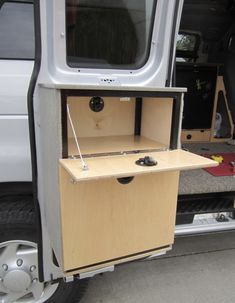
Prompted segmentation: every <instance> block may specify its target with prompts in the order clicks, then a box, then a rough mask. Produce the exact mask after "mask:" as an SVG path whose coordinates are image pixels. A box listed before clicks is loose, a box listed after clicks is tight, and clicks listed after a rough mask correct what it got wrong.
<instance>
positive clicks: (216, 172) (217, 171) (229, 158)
mask: <svg viewBox="0 0 235 303" xmlns="http://www.w3.org/2000/svg"><path fill="white" fill-rule="evenodd" d="M213 155H214V156H215V155H220V156H222V157H223V158H224V161H223V163H221V164H219V165H218V166H216V167H209V168H204V169H205V170H206V171H207V172H208V173H209V174H211V175H213V176H215V177H224V176H234V175H235V172H233V168H232V166H231V165H230V164H229V163H230V162H235V153H227V154H223V153H219V154H203V155H202V156H203V157H206V158H209V159H211V156H213Z"/></svg>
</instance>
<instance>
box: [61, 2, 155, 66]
mask: <svg viewBox="0 0 235 303" xmlns="http://www.w3.org/2000/svg"><path fill="white" fill-rule="evenodd" d="M155 7H156V0H66V22H67V61H68V64H69V65H70V66H77V67H79V66H80V67H94V68H138V67H140V66H142V65H144V64H145V62H146V61H147V59H148V56H149V52H150V45H151V37H152V29H153V19H154V14H155Z"/></svg>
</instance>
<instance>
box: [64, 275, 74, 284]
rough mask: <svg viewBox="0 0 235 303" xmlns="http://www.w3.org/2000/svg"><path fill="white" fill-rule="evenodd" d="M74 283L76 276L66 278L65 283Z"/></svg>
mask: <svg viewBox="0 0 235 303" xmlns="http://www.w3.org/2000/svg"><path fill="white" fill-rule="evenodd" d="M73 281H74V276H69V277H64V282H65V283H70V282H73Z"/></svg>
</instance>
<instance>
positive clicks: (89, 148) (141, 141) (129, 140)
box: [68, 135, 166, 155]
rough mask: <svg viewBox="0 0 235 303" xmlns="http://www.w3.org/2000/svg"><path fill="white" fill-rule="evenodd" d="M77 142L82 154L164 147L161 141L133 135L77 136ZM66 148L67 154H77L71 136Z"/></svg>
mask: <svg viewBox="0 0 235 303" xmlns="http://www.w3.org/2000/svg"><path fill="white" fill-rule="evenodd" d="M78 142H79V145H80V148H81V152H82V154H83V155H87V154H99V153H112V152H125V151H138V150H149V149H164V148H166V146H165V145H164V144H162V143H159V142H156V141H154V140H151V139H147V138H145V137H143V136H133V135H131V136H111V137H110V136H107V137H91V138H78ZM68 150H69V155H78V150H77V147H76V144H75V141H74V139H73V138H69V140H68Z"/></svg>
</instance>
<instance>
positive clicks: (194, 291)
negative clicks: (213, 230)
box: [81, 232, 235, 303]
mask: <svg viewBox="0 0 235 303" xmlns="http://www.w3.org/2000/svg"><path fill="white" fill-rule="evenodd" d="M155 302H156V303H217V302H218V303H234V302H235V232H227V233H219V234H213V235H212V234H210V235H203V236H193V237H183V238H178V239H176V243H175V246H174V249H173V251H172V252H171V253H170V254H168V255H167V256H166V257H164V258H160V259H155V260H151V261H138V262H134V263H130V264H126V265H122V266H119V267H116V270H115V271H114V272H113V273H106V274H103V275H99V276H97V277H94V278H93V279H91V281H90V285H89V288H88V290H87V293H86V295H85V296H84V298H83V299H82V301H81V303H155Z"/></svg>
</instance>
